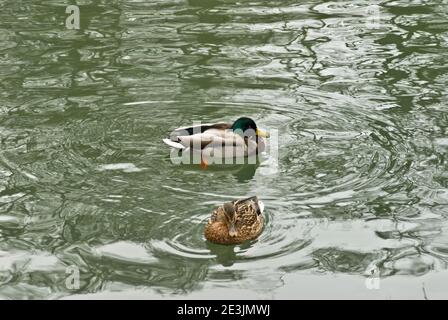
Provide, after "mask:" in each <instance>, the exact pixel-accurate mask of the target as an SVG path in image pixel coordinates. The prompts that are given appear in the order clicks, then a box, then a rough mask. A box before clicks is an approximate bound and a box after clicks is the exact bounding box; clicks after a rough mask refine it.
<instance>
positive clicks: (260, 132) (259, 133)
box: [256, 129, 269, 138]
mask: <svg viewBox="0 0 448 320" xmlns="http://www.w3.org/2000/svg"><path fill="white" fill-rule="evenodd" d="M256 133H257V136H259V137H263V138H269V132H267V131H264V130H261V129H257V132H256Z"/></svg>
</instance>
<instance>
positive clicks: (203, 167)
mask: <svg viewBox="0 0 448 320" xmlns="http://www.w3.org/2000/svg"><path fill="white" fill-rule="evenodd" d="M207 167H208V163H207V161H206V160H205V159H204V158H203V157H201V169H202V170H205V169H207Z"/></svg>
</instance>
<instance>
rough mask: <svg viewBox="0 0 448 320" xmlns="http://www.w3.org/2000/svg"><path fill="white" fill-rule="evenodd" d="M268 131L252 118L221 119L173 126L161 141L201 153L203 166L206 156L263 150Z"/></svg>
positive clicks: (204, 166) (232, 154)
mask: <svg viewBox="0 0 448 320" xmlns="http://www.w3.org/2000/svg"><path fill="white" fill-rule="evenodd" d="M262 137H265V138H266V137H268V134H267V133H266V132H264V131H262V130H260V129H258V127H257V125H256V124H255V121H254V120H252V119H250V118H246V117H242V118H239V119H238V120H236V121H235V122H234V123H233V124H230V123H225V122H220V123H211V124H202V125H198V126H193V127H183V128H178V129H175V130H174V131H173V132H172V133H171V135H170V138H169V139H163V141H164V142H165V143H166V144H167V145H169V146H171V147H173V148H177V149H181V150H189V151H197V152H200V155H201V157H200V158H201V168H203V169H204V168H206V167H207V165H208V163H207V160H206V158H207V157H216V158H221V159H222V158H233V157H247V156H250V155H256V154H258V153H260V152H262V151H263V150H264V148H265V143H264V140H263V138H262Z"/></svg>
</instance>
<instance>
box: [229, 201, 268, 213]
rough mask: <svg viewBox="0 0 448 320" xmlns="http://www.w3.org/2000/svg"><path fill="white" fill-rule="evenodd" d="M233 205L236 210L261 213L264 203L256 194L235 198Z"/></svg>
mask: <svg viewBox="0 0 448 320" xmlns="http://www.w3.org/2000/svg"><path fill="white" fill-rule="evenodd" d="M234 205H235V207H236V208H237V211H238V210H240V211H242V212H256V214H257V215H261V214H262V213H263V211H264V204H263V202H261V201H260V200H259V199H258V197H257V196H253V197H249V198H246V199H240V200H235V201H234Z"/></svg>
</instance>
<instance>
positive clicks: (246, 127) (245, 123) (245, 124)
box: [232, 117, 269, 138]
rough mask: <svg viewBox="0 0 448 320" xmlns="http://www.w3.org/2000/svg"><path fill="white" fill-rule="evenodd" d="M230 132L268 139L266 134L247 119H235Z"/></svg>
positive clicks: (252, 121)
mask: <svg viewBox="0 0 448 320" xmlns="http://www.w3.org/2000/svg"><path fill="white" fill-rule="evenodd" d="M232 130H233V131H234V132H236V133H238V134H240V135H242V136H249V137H251V136H256V137H263V138H268V137H269V134H268V133H267V132H265V131H263V130H260V129H258V127H257V125H256V124H255V121H254V120H252V119H251V118H247V117H242V118H239V119H237V120H236V121H235V122H234V123H233V125H232Z"/></svg>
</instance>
